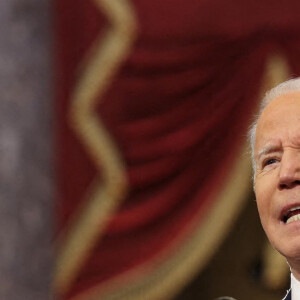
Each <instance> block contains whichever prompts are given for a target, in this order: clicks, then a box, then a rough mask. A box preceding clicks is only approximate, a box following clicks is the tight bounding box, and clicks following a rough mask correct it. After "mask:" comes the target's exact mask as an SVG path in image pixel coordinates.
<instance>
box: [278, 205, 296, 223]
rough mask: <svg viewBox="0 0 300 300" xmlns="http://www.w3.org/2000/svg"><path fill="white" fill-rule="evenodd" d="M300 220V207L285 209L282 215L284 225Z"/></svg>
mask: <svg viewBox="0 0 300 300" xmlns="http://www.w3.org/2000/svg"><path fill="white" fill-rule="evenodd" d="M298 220H300V205H297V206H293V207H290V208H288V209H285V210H284V211H283V213H282V215H281V221H282V222H283V223H284V224H289V223H292V222H295V221H298Z"/></svg>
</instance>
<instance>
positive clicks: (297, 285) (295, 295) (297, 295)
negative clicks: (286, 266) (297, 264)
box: [291, 273, 300, 299]
mask: <svg viewBox="0 0 300 300" xmlns="http://www.w3.org/2000/svg"><path fill="white" fill-rule="evenodd" d="M291 288H292V299H300V281H298V280H297V279H296V278H295V276H294V275H293V273H291Z"/></svg>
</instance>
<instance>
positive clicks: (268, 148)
mask: <svg viewBox="0 0 300 300" xmlns="http://www.w3.org/2000/svg"><path fill="white" fill-rule="evenodd" d="M280 149H281V148H280V146H279V145H267V146H265V147H264V148H262V149H261V150H259V151H258V153H257V159H260V157H261V156H262V155H266V154H269V153H272V152H281V150H280Z"/></svg>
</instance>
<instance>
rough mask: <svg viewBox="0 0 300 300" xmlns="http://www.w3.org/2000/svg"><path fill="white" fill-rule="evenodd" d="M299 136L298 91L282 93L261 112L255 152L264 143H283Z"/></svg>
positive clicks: (299, 94) (299, 99)
mask: <svg viewBox="0 0 300 300" xmlns="http://www.w3.org/2000/svg"><path fill="white" fill-rule="evenodd" d="M297 136H298V138H299V137H300V92H293V93H288V94H285V95H282V96H280V97H278V98H276V99H274V100H273V101H271V102H270V103H269V104H268V105H267V107H266V108H265V109H264V111H263V112H262V114H261V116H260V118H259V120H258V123H257V130H256V141H255V152H256V153H257V151H259V149H260V148H261V147H265V145H266V143H270V142H272V143H274V142H276V144H278V143H281V144H282V143H284V142H285V141H287V140H288V139H290V138H296V137H297Z"/></svg>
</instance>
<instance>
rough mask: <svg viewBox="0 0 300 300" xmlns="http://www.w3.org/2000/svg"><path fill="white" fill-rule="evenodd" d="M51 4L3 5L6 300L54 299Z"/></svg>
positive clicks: (24, 0) (2, 286)
mask: <svg viewBox="0 0 300 300" xmlns="http://www.w3.org/2000/svg"><path fill="white" fill-rule="evenodd" d="M50 4H51V3H50V0H1V1H0V20H1V26H0V299H5V300H19V299H20V300H24V299H26V300H35V299H36V300H43V299H51V296H50V292H49V290H50V288H49V286H50V280H51V266H52V252H53V246H52V227H53V211H52V209H53V201H54V196H53V194H54V188H53V186H54V185H53V173H54V172H53V171H54V170H53V95H52V87H51V81H52V65H51V59H52V58H51V55H52V53H51V47H52V45H51V35H52V33H51V30H52V24H51V16H50V14H51V10H50Z"/></svg>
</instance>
